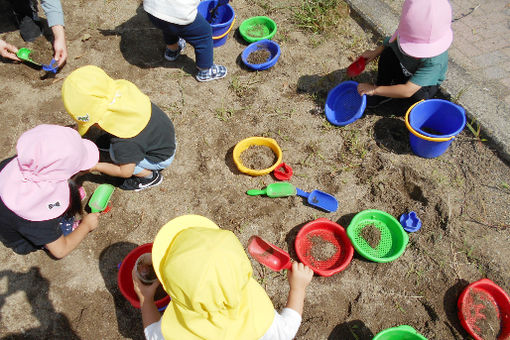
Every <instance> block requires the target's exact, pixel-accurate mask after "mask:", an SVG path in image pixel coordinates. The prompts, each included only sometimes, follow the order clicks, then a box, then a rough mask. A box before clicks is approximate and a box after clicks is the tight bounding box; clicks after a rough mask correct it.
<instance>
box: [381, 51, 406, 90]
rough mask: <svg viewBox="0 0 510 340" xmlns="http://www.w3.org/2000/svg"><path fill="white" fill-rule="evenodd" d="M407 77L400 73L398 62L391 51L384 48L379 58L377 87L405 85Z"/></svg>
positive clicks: (400, 68)
mask: <svg viewBox="0 0 510 340" xmlns="http://www.w3.org/2000/svg"><path fill="white" fill-rule="evenodd" d="M406 82H407V77H406V76H405V75H404V72H403V71H402V67H401V66H400V61H399V60H398V58H397V56H396V55H395V53H394V52H393V50H392V49H391V47H386V48H385V49H384V50H383V52H382V53H381V55H380V57H379V64H378V69H377V85H393V84H405V83H406Z"/></svg>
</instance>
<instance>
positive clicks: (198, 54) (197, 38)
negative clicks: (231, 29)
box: [179, 13, 214, 70]
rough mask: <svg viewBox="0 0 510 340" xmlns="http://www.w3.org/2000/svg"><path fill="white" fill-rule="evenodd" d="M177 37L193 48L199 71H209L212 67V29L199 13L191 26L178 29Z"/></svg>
mask: <svg viewBox="0 0 510 340" xmlns="http://www.w3.org/2000/svg"><path fill="white" fill-rule="evenodd" d="M179 36H181V37H182V38H184V40H186V41H187V42H188V43H190V44H191V46H193V47H194V48H195V59H196V64H197V67H198V68H199V69H202V70H204V69H209V68H210V67H211V66H212V65H213V56H214V53H213V40H212V28H211V25H210V24H209V23H208V22H207V21H206V20H205V19H204V17H203V16H202V15H200V13H198V14H197V17H196V18H195V21H193V22H192V23H191V24H189V25H185V26H180V27H179Z"/></svg>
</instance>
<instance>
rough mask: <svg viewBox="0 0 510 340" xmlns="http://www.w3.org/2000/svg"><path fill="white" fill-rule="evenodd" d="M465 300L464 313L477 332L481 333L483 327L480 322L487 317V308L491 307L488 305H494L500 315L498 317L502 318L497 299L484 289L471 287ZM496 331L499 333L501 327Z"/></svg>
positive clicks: (468, 322)
mask: <svg viewBox="0 0 510 340" xmlns="http://www.w3.org/2000/svg"><path fill="white" fill-rule="evenodd" d="M483 301H486V303H482V302H483ZM464 302H465V303H464V305H463V306H462V313H463V314H464V317H465V319H466V323H467V324H468V325H469V327H471V329H473V331H474V332H475V333H476V334H479V335H480V334H481V333H480V332H481V328H480V325H479V324H478V322H479V321H481V320H484V319H487V316H486V313H487V311H486V309H487V308H489V307H488V306H492V307H493V308H494V309H495V310H494V312H495V313H496V314H497V315H498V319H500V316H499V315H500V312H499V307H498V304H497V303H496V300H494V298H493V297H492V296H490V295H489V294H488V293H487V292H485V291H484V290H481V289H476V288H471V289H469V291H468V294H467V296H466V299H465V301H464ZM496 333H499V329H498V331H497V332H496Z"/></svg>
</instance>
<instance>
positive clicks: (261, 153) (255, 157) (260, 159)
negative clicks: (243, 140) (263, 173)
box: [241, 145, 277, 170]
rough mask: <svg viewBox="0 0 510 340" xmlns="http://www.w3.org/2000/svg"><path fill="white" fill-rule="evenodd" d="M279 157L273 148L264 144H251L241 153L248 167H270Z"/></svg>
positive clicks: (242, 159)
mask: <svg viewBox="0 0 510 340" xmlns="http://www.w3.org/2000/svg"><path fill="white" fill-rule="evenodd" d="M276 160H277V158H276V155H275V153H274V152H273V150H271V148H269V147H267V146H264V145H251V146H250V147H249V148H248V149H246V150H244V151H243V152H242V153H241V162H242V163H243V165H244V166H245V167H247V168H248V169H253V170H262V169H267V168H270V167H271V166H272V165H273V164H274V163H275V162H276Z"/></svg>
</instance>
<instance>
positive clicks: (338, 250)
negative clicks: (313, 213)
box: [294, 217, 354, 276]
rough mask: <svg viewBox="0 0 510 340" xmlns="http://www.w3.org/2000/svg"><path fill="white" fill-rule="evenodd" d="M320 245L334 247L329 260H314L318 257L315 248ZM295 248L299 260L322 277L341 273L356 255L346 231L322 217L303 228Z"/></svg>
mask: <svg viewBox="0 0 510 340" xmlns="http://www.w3.org/2000/svg"><path fill="white" fill-rule="evenodd" d="M316 240H318V241H319V242H317V241H316ZM319 243H320V244H322V245H327V246H329V247H334V254H332V255H331V256H328V258H327V259H326V258H318V259H317V258H314V255H315V256H317V255H316V251H317V248H315V249H314V247H320V245H319ZM331 245H332V246H331ZM294 246H295V247H296V254H297V256H298V258H299V260H300V261H301V262H303V263H304V264H305V265H307V266H308V267H310V268H311V269H312V270H313V271H314V272H315V273H317V274H319V275H321V276H331V275H333V274H336V273H338V272H341V271H342V270H344V269H345V268H347V266H348V265H349V263H351V260H352V256H353V254H354V248H353V246H352V243H351V240H350V239H349V237H348V236H347V233H346V232H345V229H344V228H342V227H341V226H340V225H339V224H336V223H335V222H332V221H330V220H328V219H326V218H322V217H321V218H318V219H316V220H314V221H311V222H308V223H307V224H305V225H304V226H303V227H302V228H301V230H300V231H299V232H298V234H297V236H296V241H295V245H294ZM331 249H333V248H331Z"/></svg>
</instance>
